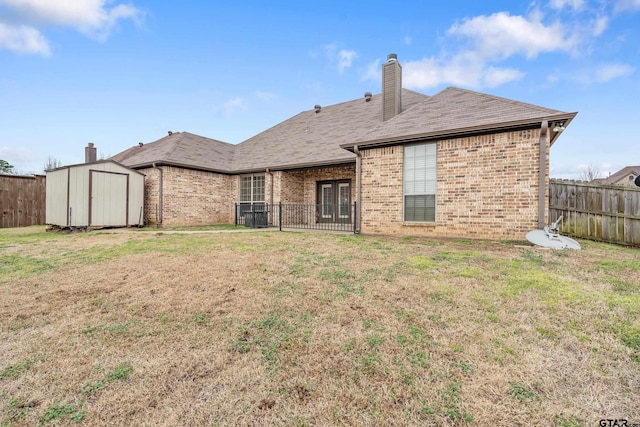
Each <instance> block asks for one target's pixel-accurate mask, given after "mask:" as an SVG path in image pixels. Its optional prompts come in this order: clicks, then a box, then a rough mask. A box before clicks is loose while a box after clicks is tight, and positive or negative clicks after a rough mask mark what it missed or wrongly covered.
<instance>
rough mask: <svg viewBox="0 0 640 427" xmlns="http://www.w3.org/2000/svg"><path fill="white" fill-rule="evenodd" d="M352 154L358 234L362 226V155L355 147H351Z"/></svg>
mask: <svg viewBox="0 0 640 427" xmlns="http://www.w3.org/2000/svg"><path fill="white" fill-rule="evenodd" d="M353 152H354V153H355V155H356V203H357V205H356V224H355V225H356V233H358V234H360V225H361V224H362V192H361V191H360V190H361V186H362V154H361V153H360V149H359V148H358V146H357V145H354V146H353Z"/></svg>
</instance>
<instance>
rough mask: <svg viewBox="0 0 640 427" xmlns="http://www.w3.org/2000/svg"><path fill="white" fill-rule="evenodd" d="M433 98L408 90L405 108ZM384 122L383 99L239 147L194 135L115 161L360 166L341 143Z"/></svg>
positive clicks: (292, 122)
mask: <svg viewBox="0 0 640 427" xmlns="http://www.w3.org/2000/svg"><path fill="white" fill-rule="evenodd" d="M426 98H428V96H427V95H423V94H421V93H418V92H414V91H411V90H407V89H403V90H402V102H403V107H404V109H409V108H411V107H412V106H414V105H416V104H418V103H419V102H420V101H422V100H424V99H426ZM381 121H382V95H381V94H378V95H375V96H373V97H371V99H370V101H369V102H366V101H365V99H364V98H361V99H356V100H353V101H348V102H343V103H340V104H335V105H330V106H327V107H323V108H321V110H320V112H319V113H316V112H315V110H309V111H303V112H302V113H300V114H297V115H295V116H293V117H291V118H290V119H287V120H285V121H284V122H282V123H279V124H277V125H275V126H274V127H272V128H270V129H267V130H266V131H264V132H261V133H259V134H257V135H255V136H253V137H251V138H249V139H247V140H246V141H243V142H241V143H240V144H238V145H233V144H229V143H226V142H222V141H218V140H215V139H210V138H205V137H202V136H198V135H194V134H192V133H189V132H174V133H173V134H172V135H168V136H165V137H164V138H161V139H159V140H157V141H155V142H151V143H148V144H144V145H143V146H142V147H139V146H135V147H132V148H129V149H128V150H125V151H123V152H121V153H119V154H116V155H115V156H113V157H111V159H112V160H115V161H117V162H120V163H122V164H124V165H126V166H128V167H132V168H139V167H144V166H151V165H152V164H153V163H158V164H171V165H177V166H185V167H191V168H196V169H204V170H212V171H217V172H227V173H239V172H250V171H259V170H265V169H267V168H271V169H274V170H277V169H287V168H296V167H305V166H316V165H330V164H339V163H348V162H355V156H354V154H353V153H350V152H349V151H346V150H344V149H342V148H340V144H345V143H348V142H350V141H353V140H354V139H355V138H357V137H359V136H360V135H364V134H366V133H367V132H369V131H370V130H371V129H373V128H374V127H375V126H377V125H378V124H379V123H380V122H381Z"/></svg>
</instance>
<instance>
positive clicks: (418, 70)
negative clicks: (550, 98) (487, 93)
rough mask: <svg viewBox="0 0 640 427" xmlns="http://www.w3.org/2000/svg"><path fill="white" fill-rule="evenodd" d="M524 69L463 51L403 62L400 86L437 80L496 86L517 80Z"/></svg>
mask: <svg viewBox="0 0 640 427" xmlns="http://www.w3.org/2000/svg"><path fill="white" fill-rule="evenodd" d="M522 77H524V73H523V72H521V71H519V70H516V69H513V68H499V67H493V66H487V65H486V63H485V62H484V61H483V60H482V58H479V57H477V55H475V54H474V53H472V52H464V53H462V54H459V55H457V56H456V57H454V58H453V59H452V60H450V61H439V60H438V59H436V58H433V57H432V58H425V59H422V60H420V61H409V62H406V63H405V64H404V65H403V75H402V80H403V84H404V86H406V87H408V88H415V89H427V88H432V87H435V86H439V85H441V84H452V85H455V86H468V87H475V88H479V87H496V86H500V85H501V84H504V83H507V82H510V81H513V80H518V79H521V78H522Z"/></svg>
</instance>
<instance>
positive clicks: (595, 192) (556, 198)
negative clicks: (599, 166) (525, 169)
mask: <svg viewBox="0 0 640 427" xmlns="http://www.w3.org/2000/svg"><path fill="white" fill-rule="evenodd" d="M561 215H562V216H563V221H562V223H561V224H560V232H562V233H564V234H568V235H570V236H575V237H582V238H586V239H592V240H599V241H603V242H610V243H618V244H625V245H636V246H640V188H634V187H622V186H612V185H601V184H593V183H583V182H575V181H563V180H554V179H552V180H551V181H550V183H549V218H550V220H551V221H552V222H553V221H556V220H557V219H558V218H559V217H560V216H561Z"/></svg>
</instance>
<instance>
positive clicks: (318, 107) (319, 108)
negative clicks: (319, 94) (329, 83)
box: [313, 104, 322, 114]
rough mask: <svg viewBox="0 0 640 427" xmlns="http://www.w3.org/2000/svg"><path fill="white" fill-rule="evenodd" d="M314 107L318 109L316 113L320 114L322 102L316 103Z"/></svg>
mask: <svg viewBox="0 0 640 427" xmlns="http://www.w3.org/2000/svg"><path fill="white" fill-rule="evenodd" d="M313 108H314V109H315V110H316V114H318V113H319V112H320V110H322V107H321V106H320V104H316V105H314V106H313Z"/></svg>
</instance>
